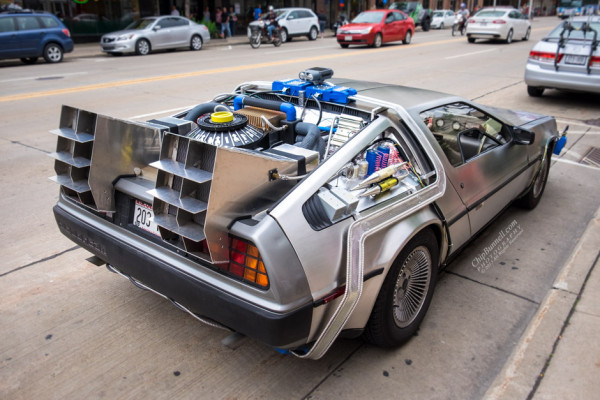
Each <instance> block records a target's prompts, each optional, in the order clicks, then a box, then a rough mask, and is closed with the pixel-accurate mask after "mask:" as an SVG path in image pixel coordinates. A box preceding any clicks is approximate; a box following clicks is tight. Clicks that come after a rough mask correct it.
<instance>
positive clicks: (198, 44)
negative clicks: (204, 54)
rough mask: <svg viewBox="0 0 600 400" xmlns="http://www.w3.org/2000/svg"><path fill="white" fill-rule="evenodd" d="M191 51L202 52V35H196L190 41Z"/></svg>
mask: <svg viewBox="0 0 600 400" xmlns="http://www.w3.org/2000/svg"><path fill="white" fill-rule="evenodd" d="M190 49H191V50H194V51H198V50H202V38H201V37H200V35H194V36H192V38H191V39H190Z"/></svg>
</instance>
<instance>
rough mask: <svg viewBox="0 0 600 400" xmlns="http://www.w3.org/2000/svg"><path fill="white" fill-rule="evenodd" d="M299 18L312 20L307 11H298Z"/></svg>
mask: <svg viewBox="0 0 600 400" xmlns="http://www.w3.org/2000/svg"><path fill="white" fill-rule="evenodd" d="M298 18H310V13H309V12H307V11H298Z"/></svg>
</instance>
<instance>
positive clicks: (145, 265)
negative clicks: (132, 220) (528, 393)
mask: <svg viewBox="0 0 600 400" xmlns="http://www.w3.org/2000/svg"><path fill="white" fill-rule="evenodd" d="M54 216H55V218H56V222H57V224H58V227H59V229H60V231H61V232H62V233H63V234H64V235H65V236H66V237H68V238H69V239H71V240H72V241H74V242H75V243H77V244H78V245H80V246H81V247H83V248H85V249H86V250H88V251H90V252H92V253H93V254H95V255H96V256H98V257H99V258H101V259H102V260H103V261H105V262H107V263H109V264H111V265H112V266H113V267H114V268H115V269H117V270H118V271H119V272H121V273H123V274H124V275H127V276H131V277H133V278H135V279H136V280H137V281H139V282H141V283H143V284H144V285H146V286H148V287H150V288H152V289H153V290H155V291H157V292H159V293H161V294H163V295H164V296H165V297H167V298H169V299H172V300H175V301H177V302H178V303H179V304H181V305H183V306H185V307H186V308H188V309H189V310H190V311H192V312H193V313H195V314H197V315H199V316H202V317H206V318H209V319H212V320H214V321H216V322H218V323H220V324H222V325H225V326H227V327H229V328H231V329H232V330H234V331H236V332H240V333H242V334H244V335H247V336H250V337H253V338H256V339H258V340H260V341H262V342H264V343H266V344H268V345H270V346H274V347H286V348H289V347H291V346H292V347H293V346H297V344H298V343H305V342H306V338H307V337H308V335H309V332H310V325H311V320H312V311H313V304H312V302H307V303H305V304H303V305H302V306H300V307H298V308H295V309H294V310H292V311H288V312H281V313H280V312H273V311H271V310H268V309H265V308H263V307H260V306H258V305H255V304H251V303H249V302H247V301H245V300H244V299H242V298H240V297H239V296H235V295H233V294H231V293H229V292H227V291H225V290H223V289H222V288H219V287H217V286H214V285H211V284H210V283H208V282H205V281H203V280H201V279H198V277H195V276H192V275H190V274H189V273H186V272H185V271H182V270H180V269H177V268H175V267H174V266H172V265H171V264H169V263H168V262H167V260H166V259H167V258H168V257H165V259H162V258H159V257H156V256H154V255H152V254H150V253H147V252H144V251H142V250H141V249H140V248H139V246H133V245H132V244H130V243H128V242H126V241H123V240H121V239H120V238H117V237H116V236H111V235H110V234H107V233H106V232H105V231H103V230H102V229H100V228H99V227H98V226H94V224H92V223H89V222H87V221H84V220H82V219H80V218H78V217H76V216H75V215H73V214H72V213H71V212H70V211H69V210H68V208H67V207H62V206H61V204H60V203H59V204H57V205H56V206H54Z"/></svg>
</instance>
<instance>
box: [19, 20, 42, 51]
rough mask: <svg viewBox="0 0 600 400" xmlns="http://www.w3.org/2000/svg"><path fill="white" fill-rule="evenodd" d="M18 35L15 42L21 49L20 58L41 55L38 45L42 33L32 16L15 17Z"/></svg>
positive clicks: (37, 22) (37, 21) (38, 23)
mask: <svg viewBox="0 0 600 400" xmlns="http://www.w3.org/2000/svg"><path fill="white" fill-rule="evenodd" d="M15 21H16V23H17V29H18V35H17V42H18V46H19V48H20V49H21V51H20V54H21V55H20V56H21V57H34V56H38V55H40V54H41V49H40V44H41V42H42V39H43V36H44V31H43V29H42V25H41V24H40V21H39V20H38V19H37V18H36V17H35V16H33V15H19V16H16V17H15Z"/></svg>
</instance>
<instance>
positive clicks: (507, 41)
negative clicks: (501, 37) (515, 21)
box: [505, 29, 513, 44]
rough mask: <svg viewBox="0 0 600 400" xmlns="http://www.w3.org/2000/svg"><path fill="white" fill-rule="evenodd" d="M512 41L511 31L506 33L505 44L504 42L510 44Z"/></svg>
mask: <svg viewBox="0 0 600 400" xmlns="http://www.w3.org/2000/svg"><path fill="white" fill-rule="evenodd" d="M512 40H513V30H512V29H511V30H509V31H508V34H507V35H506V40H505V42H506V44H511V43H512Z"/></svg>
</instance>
